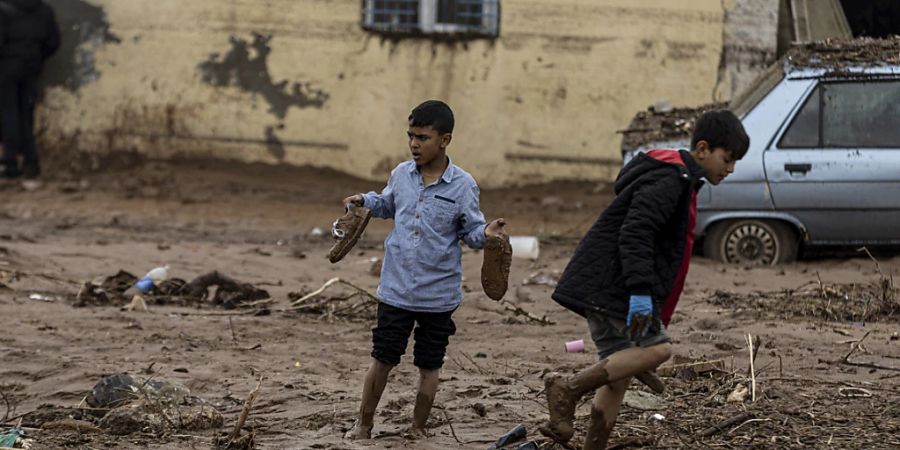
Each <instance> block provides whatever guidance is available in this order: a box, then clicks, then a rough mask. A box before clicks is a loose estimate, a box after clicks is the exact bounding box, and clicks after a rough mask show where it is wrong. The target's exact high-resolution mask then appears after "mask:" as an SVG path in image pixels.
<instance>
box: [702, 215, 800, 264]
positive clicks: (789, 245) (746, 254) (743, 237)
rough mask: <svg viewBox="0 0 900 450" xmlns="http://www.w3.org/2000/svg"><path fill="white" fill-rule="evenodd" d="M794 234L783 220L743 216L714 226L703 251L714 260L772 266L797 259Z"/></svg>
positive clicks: (795, 236)
mask: <svg viewBox="0 0 900 450" xmlns="http://www.w3.org/2000/svg"><path fill="white" fill-rule="evenodd" d="M797 249H798V247H797V235H796V234H795V233H794V230H792V229H791V227H790V226H789V225H787V224H785V223H783V222H777V221H769V220H752V219H742V220H735V221H727V222H722V223H718V224H716V225H714V226H713V228H712V229H711V230H710V232H709V234H708V235H707V237H706V240H705V241H704V243H703V253H704V254H705V255H706V256H708V257H710V258H712V259H715V260H718V261H723V262H727V263H731V264H742V265H748V266H772V265H776V264H781V263H786V262H791V261H793V260H795V259H797Z"/></svg>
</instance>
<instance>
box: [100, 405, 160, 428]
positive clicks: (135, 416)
mask: <svg viewBox="0 0 900 450" xmlns="http://www.w3.org/2000/svg"><path fill="white" fill-rule="evenodd" d="M100 427H101V428H103V429H105V430H106V431H107V432H108V433H110V434H116V435H126V434H131V433H136V432H143V433H149V434H154V435H159V434H162V433H163V432H165V428H166V423H165V419H163V417H162V415H160V414H159V413H157V412H155V411H153V407H151V406H150V405H148V404H146V403H144V402H136V403H132V404H130V405H126V406H120V407H118V408H115V409H113V410H111V411H110V412H108V413H106V415H105V416H103V419H100Z"/></svg>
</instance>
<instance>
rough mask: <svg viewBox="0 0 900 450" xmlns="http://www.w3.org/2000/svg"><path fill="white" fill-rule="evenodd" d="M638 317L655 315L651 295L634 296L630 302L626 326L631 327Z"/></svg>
mask: <svg viewBox="0 0 900 450" xmlns="http://www.w3.org/2000/svg"><path fill="white" fill-rule="evenodd" d="M638 315H647V316H649V315H653V300H652V299H651V298H650V296H649V295H632V296H631V299H629V300H628V318H627V319H626V320H625V325H628V326H631V319H633V318H634V316H638Z"/></svg>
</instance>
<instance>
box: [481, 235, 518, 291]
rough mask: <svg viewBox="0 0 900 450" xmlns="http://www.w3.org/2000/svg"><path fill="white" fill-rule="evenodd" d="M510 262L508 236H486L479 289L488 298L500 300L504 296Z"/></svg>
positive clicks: (510, 252) (510, 247)
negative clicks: (482, 290)
mask: <svg viewBox="0 0 900 450" xmlns="http://www.w3.org/2000/svg"><path fill="white" fill-rule="evenodd" d="M511 262H512V246H511V245H509V236H505V235H504V236H502V237H501V236H488V237H487V238H486V239H485V241H484V262H482V264H481V287H482V288H484V293H485V294H487V296H488V297H490V298H492V299H494V300H500V299H501V298H503V294H506V288H507V287H508V286H509V266H510V264H511Z"/></svg>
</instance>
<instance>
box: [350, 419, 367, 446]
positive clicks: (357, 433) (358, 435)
mask: <svg viewBox="0 0 900 450" xmlns="http://www.w3.org/2000/svg"><path fill="white" fill-rule="evenodd" d="M344 439H349V440H351V441H358V440H360V439H372V427H371V426H368V427H364V426H362V424H361V423H360V422H359V421H358V420H357V421H356V422H354V423H353V428H350V430H349V431H347V433H345V434H344Z"/></svg>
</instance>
